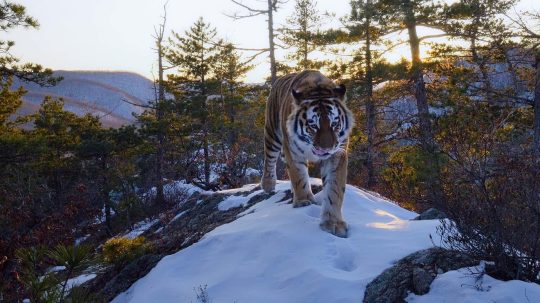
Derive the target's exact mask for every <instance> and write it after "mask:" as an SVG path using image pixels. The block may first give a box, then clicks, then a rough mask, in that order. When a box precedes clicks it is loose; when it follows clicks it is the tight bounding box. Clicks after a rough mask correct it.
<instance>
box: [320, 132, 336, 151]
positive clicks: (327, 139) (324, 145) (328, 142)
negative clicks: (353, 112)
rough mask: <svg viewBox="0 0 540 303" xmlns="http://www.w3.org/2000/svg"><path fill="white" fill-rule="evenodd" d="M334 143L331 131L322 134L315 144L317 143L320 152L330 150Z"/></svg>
mask: <svg viewBox="0 0 540 303" xmlns="http://www.w3.org/2000/svg"><path fill="white" fill-rule="evenodd" d="M334 142H335V135H334V133H333V132H331V131H327V132H323V133H322V134H321V135H320V137H319V140H318V142H317V143H319V144H318V145H319V146H318V147H319V149H321V150H331V149H332V148H334Z"/></svg>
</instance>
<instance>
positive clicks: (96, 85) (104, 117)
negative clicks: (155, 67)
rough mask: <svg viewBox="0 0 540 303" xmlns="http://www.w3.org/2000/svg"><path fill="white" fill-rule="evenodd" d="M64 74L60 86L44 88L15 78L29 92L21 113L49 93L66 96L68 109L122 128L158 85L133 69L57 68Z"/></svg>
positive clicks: (15, 85)
mask: <svg viewBox="0 0 540 303" xmlns="http://www.w3.org/2000/svg"><path fill="white" fill-rule="evenodd" d="M54 76H55V77H63V80H62V81H60V82H59V83H58V84H57V85H56V86H53V87H41V86H39V85H37V84H35V83H26V82H23V81H21V80H18V79H14V82H13V84H12V88H19V87H20V86H23V87H24V88H25V90H27V91H28V92H27V93H26V94H25V95H24V96H23V105H22V107H21V109H19V111H18V114H19V115H25V114H30V113H33V112H35V111H37V110H38V109H39V106H40V104H41V102H42V101H43V99H44V98H45V97H46V96H51V97H53V98H63V99H64V102H65V104H64V107H65V109H66V110H68V111H71V112H74V113H76V114H78V115H84V114H86V113H91V114H94V115H97V116H98V117H100V119H101V122H102V123H103V124H104V125H105V126H107V127H119V126H122V125H126V124H132V123H134V122H135V118H134V117H133V114H132V113H137V114H140V113H141V112H142V111H143V109H144V108H142V107H140V106H137V105H147V104H148V102H149V101H151V100H153V99H154V86H153V83H152V81H150V80H149V79H147V78H145V77H143V76H141V75H138V74H135V73H131V72H113V71H62V70H60V71H55V72H54Z"/></svg>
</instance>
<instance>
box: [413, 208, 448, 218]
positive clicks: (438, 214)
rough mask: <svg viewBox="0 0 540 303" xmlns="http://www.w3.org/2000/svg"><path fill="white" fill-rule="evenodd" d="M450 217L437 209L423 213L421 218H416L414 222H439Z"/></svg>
mask: <svg viewBox="0 0 540 303" xmlns="http://www.w3.org/2000/svg"><path fill="white" fill-rule="evenodd" d="M446 218H448V216H447V215H446V214H445V213H444V212H443V211H440V210H438V209H436V208H430V209H428V210H426V211H424V212H423V213H421V214H420V215H419V216H417V217H416V218H414V219H413V220H437V219H446Z"/></svg>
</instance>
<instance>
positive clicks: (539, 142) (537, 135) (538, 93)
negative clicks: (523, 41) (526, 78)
mask: <svg viewBox="0 0 540 303" xmlns="http://www.w3.org/2000/svg"><path fill="white" fill-rule="evenodd" d="M535 63H536V79H535V85H534V136H533V138H534V140H533V142H534V143H533V155H534V157H535V160H536V162H537V163H540V50H538V51H537V53H536V60H535Z"/></svg>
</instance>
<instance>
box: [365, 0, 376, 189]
mask: <svg viewBox="0 0 540 303" xmlns="http://www.w3.org/2000/svg"><path fill="white" fill-rule="evenodd" d="M366 10H368V13H367V16H366V22H365V24H364V30H365V32H366V45H365V57H366V78H365V83H364V85H365V86H366V116H367V119H366V122H367V140H368V146H367V159H366V169H367V180H366V188H368V189H371V188H372V187H373V185H374V184H375V172H374V170H373V158H374V155H373V153H374V151H373V141H374V136H375V104H374V103H373V70H372V62H371V35H370V28H371V16H370V11H371V0H367V2H366Z"/></svg>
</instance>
